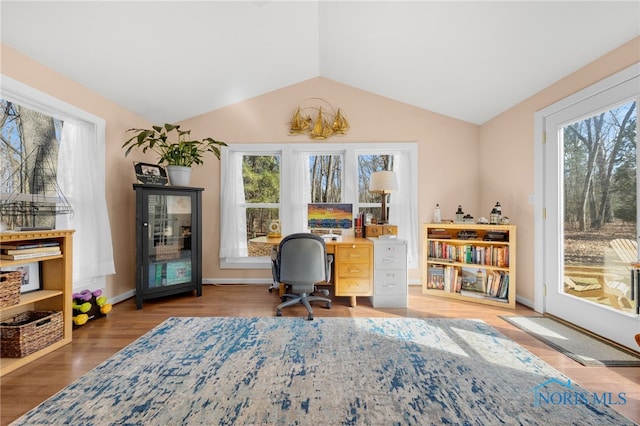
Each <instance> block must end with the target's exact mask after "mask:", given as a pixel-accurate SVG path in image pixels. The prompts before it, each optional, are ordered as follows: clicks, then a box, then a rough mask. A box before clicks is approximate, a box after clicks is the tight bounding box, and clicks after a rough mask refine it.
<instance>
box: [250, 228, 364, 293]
mask: <svg viewBox="0 0 640 426" xmlns="http://www.w3.org/2000/svg"><path fill="white" fill-rule="evenodd" d="M261 238H264V242H265V243H267V244H270V245H272V246H277V245H279V244H280V241H282V237H278V238H269V237H261ZM261 242H262V241H261ZM325 243H326V246H327V253H328V254H333V257H334V261H333V265H334V266H333V270H334V273H333V282H334V285H335V295H336V296H347V297H350V306H356V297H357V296H372V295H373V243H372V242H371V241H369V240H367V239H366V238H355V237H341V239H340V241H333V240H325Z"/></svg>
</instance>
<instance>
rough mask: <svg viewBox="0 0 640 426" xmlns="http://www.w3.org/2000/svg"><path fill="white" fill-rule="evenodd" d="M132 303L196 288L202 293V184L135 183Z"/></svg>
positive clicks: (197, 291)
mask: <svg viewBox="0 0 640 426" xmlns="http://www.w3.org/2000/svg"><path fill="white" fill-rule="evenodd" d="M133 188H134V189H135V191H136V305H137V308H138V309H141V308H142V303H143V301H144V300H147V299H153V298H157V297H165V296H171V295H174V294H179V293H185V292H189V291H195V292H196V296H198V297H199V296H202V240H201V234H202V232H201V231H202V215H201V213H202V191H203V188H191V187H183V186H159V185H142V184H134V185H133Z"/></svg>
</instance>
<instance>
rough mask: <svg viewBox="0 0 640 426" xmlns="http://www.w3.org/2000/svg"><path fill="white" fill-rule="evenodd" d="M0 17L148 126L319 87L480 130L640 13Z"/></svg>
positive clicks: (623, 7)
mask: <svg viewBox="0 0 640 426" xmlns="http://www.w3.org/2000/svg"><path fill="white" fill-rule="evenodd" d="M0 8H1V10H0V12H1V25H2V26H1V35H2V43H4V44H6V45H8V46H10V47H12V48H14V49H16V50H18V51H20V52H22V53H23V54H25V55H27V56H29V57H31V58H32V59H34V60H36V61H38V62H40V63H42V64H44V65H46V66H48V67H50V68H52V69H53V70H55V71H57V72H59V73H61V74H63V75H65V76H67V77H69V78H71V79H72V80H74V81H76V82H78V83H80V84H82V85H84V86H86V87H88V88H89V89H91V90H93V91H95V92H97V93H99V94H101V95H103V96H104V97H106V98H108V99H110V100H112V101H114V102H115V103H117V104H119V105H121V106H123V107H125V108H127V109H129V110H131V111H134V112H136V113H138V114H140V115H141V116H143V117H145V118H147V119H148V120H150V121H151V122H154V123H163V122H177V121H180V120H183V119H186V118H190V117H193V116H195V115H199V114H202V113H205V112H208V111H211V110H214V109H217V108H221V107H224V106H227V105H230V104H233V103H236V102H239V101H243V100H246V99H249V98H252V97H255V96H258V95H261V94H265V93H268V92H271V91H274V90H277V89H279V88H282V87H286V86H289V85H292V84H295V83H298V82H301V81H305V80H308V79H311V78H314V77H318V76H321V77H325V78H328V79H331V80H335V81H337V82H340V83H344V84H347V85H350V86H353V87H356V88H359V89H362V90H365V91H368V92H372V93H375V94H378V95H381V96H385V97H388V98H392V99H395V100H397V101H401V102H404V103H407V104H411V105H415V106H417V107H420V108H424V109H427V110H431V111H434V112H437V113H441V114H444V115H447V116H450V117H454V118H458V119H461V120H465V121H468V122H471V123H476V124H482V123H484V122H486V121H487V120H489V119H491V118H492V117H494V116H496V115H497V114H499V113H501V112H503V111H505V110H507V109H509V108H510V107H512V106H513V105H515V104H517V103H518V102H520V101H522V100H524V99H526V98H527V97H529V96H531V95H533V94H535V93H537V92H538V91H540V90H542V89H543V88H545V87H547V86H549V85H550V84H552V83H554V82H555V81H557V80H559V79H561V78H562V77H565V76H566V75H568V74H570V73H571V72H573V71H576V70H577V69H579V68H581V67H583V66H584V65H586V64H588V63H589V62H591V61H593V60H595V59H597V58H598V57H600V56H602V55H603V54H605V53H607V52H609V51H611V50H612V49H614V48H616V47H618V46H620V45H622V44H623V43H625V42H627V41H629V40H631V39H633V38H634V37H637V36H639V35H640V1H620V2H616V1H602V2H597V1H532V2H526V1H496V2H487V1H471V2H461V1H409V2H398V1H372V2H368V1H284V2H283V1H269V0H266V1H194V2H189V1H140V2H132V1H118V2H114V1H95V2H94V1H82V2H80V1H67V2H62V1H42V2H36V1H26V2H25V1H7V0H4V1H2V2H1V3H0ZM318 95H319V96H321V95H322V94H318Z"/></svg>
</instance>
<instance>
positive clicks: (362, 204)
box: [220, 143, 419, 269]
mask: <svg viewBox="0 0 640 426" xmlns="http://www.w3.org/2000/svg"><path fill="white" fill-rule="evenodd" d="M276 158H277V159H278V160H277V161H276V160H275V159H276ZM416 158H417V144H416V143H377V144H375V143H374V144H342V145H319V144H311V143H310V144H278V145H271V144H233V145H229V146H228V147H225V148H224V149H223V150H222V163H221V166H222V189H221V200H220V206H221V223H220V228H221V229H220V267H221V268H229V269H268V268H270V267H271V266H270V259H269V256H268V247H264V249H263V250H262V251H261V250H260V249H258V248H256V245H259V239H260V237H263V236H264V235H266V232H267V230H266V225H268V221H270V220H271V219H279V220H280V221H281V227H282V233H283V234H284V235H286V234H290V233H294V232H305V231H307V204H308V203H310V202H332V203H333V202H335V203H348V204H353V212H354V215H355V214H358V213H360V212H373V213H374V214H375V213H376V212H377V213H379V211H380V205H381V202H380V199H379V196H376V195H375V194H370V193H369V192H368V177H369V176H370V174H371V173H372V172H374V171H379V170H384V169H385V168H387V169H390V170H395V171H396V173H397V175H398V181H399V187H400V190H399V191H398V192H397V193H394V194H392V196H391V197H390V198H389V202H388V207H389V219H390V221H391V223H393V224H397V225H398V228H399V238H402V239H406V240H407V241H409V267H410V268H412V267H413V268H416V267H417V265H418V248H417V247H418V244H417V238H418V235H419V233H418V207H417V204H418V203H417V162H416ZM276 162H278V164H277V167H274V166H275V163H276ZM252 164H253V165H256V167H258V170H256V171H253V170H249V165H252ZM265 164H271V166H270V167H267V168H264V166H265ZM260 181H262V183H263V189H264V190H265V192H266V193H265V194H262V195H259V194H260V189H259V188H258V186H257V183H258V182H260ZM276 192H277V193H278V195H277V196H276V194H275V193H276ZM261 197H262V200H261V201H259V202H256V201H257V200H260V199H261ZM276 200H277V201H276ZM276 215H277V217H276ZM378 215H379V214H377V215H376V216H378ZM263 218H267V219H264V220H263ZM252 240H253V241H252Z"/></svg>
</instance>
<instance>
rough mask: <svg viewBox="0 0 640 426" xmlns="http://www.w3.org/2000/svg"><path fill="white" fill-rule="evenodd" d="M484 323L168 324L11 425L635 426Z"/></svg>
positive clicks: (614, 400)
mask: <svg viewBox="0 0 640 426" xmlns="http://www.w3.org/2000/svg"><path fill="white" fill-rule="evenodd" d="M623 401H624V395H610V394H609V395H595V394H591V393H589V392H586V391H585V390H584V389H581V388H580V387H578V386H577V385H575V384H574V383H572V382H571V381H570V380H568V379H567V378H566V377H565V376H563V375H562V374H561V373H559V372H558V371H557V370H555V369H553V368H552V367H551V366H549V365H548V364H546V363H544V362H543V361H542V360H540V359H538V358H536V357H535V356H534V355H532V354H531V353H530V352H528V351H526V350H525V349H523V348H522V347H520V346H519V345H517V344H516V343H515V342H513V341H512V340H510V339H508V338H506V337H505V336H504V335H502V334H500V333H499V332H497V331H496V330H495V329H493V328H492V327H490V326H488V325H487V324H485V323H484V322H482V321H477V320H462V319H411V318H317V319H316V320H315V321H305V320H304V319H301V318H200V317H198V318H170V319H168V320H167V321H165V322H164V323H162V324H161V325H159V326H157V327H156V328H154V329H153V330H151V331H149V332H148V333H147V334H145V335H144V336H142V337H141V338H140V339H138V340H137V341H135V342H134V343H132V344H130V345H129V346H127V347H126V348H124V349H123V350H121V351H120V352H118V353H117V354H115V355H114V356H112V357H111V358H109V359H108V360H107V361H105V362H104V363H102V364H101V365H99V366H98V367H96V368H95V369H93V370H91V371H90V372H88V373H87V374H86V375H84V376H83V377H81V378H80V379H78V380H77V381H76V382H74V383H72V384H71V385H69V386H67V387H66V388H64V389H63V390H62V391H60V392H59V393H57V394H56V395H54V396H53V397H51V398H50V399H48V400H47V401H45V402H43V403H42V404H41V405H39V406H38V407H36V408H34V409H33V410H31V411H30V412H28V413H27V414H25V415H24V416H23V417H21V418H20V419H18V420H16V422H15V423H14V424H28V425H34V424H37V425H40V424H55V425H62V424H74V425H112V424H127V425H442V424H456V425H498V424H507V425H512V424H513V425H517V424H524V425H569V424H576V425H578V424H579V425H625V424H629V425H632V424H634V423H633V422H631V421H630V420H628V419H627V418H626V417H624V416H622V415H620V414H618V413H617V412H615V411H614V410H613V409H611V408H610V407H609V406H608V405H610V404H618V403H623Z"/></svg>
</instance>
